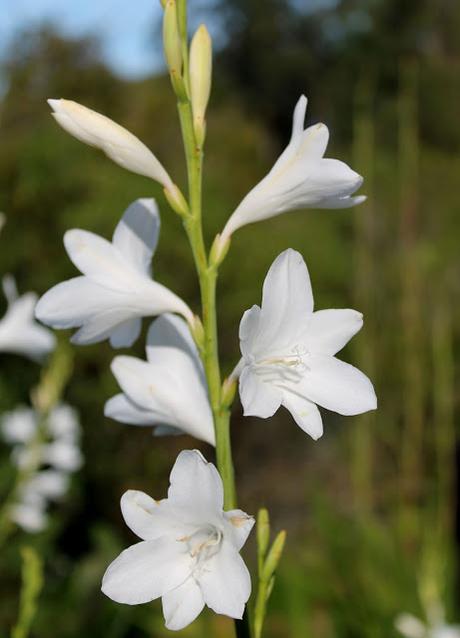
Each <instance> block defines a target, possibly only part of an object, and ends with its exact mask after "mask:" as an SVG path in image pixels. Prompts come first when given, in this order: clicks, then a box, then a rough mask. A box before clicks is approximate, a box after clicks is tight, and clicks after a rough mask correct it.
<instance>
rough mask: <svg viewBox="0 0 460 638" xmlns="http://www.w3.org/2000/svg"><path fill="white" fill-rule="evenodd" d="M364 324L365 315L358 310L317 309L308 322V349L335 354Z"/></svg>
mask: <svg viewBox="0 0 460 638" xmlns="http://www.w3.org/2000/svg"><path fill="white" fill-rule="evenodd" d="M362 326H363V315H362V314H361V313H360V312H356V310H347V309H344V310H317V311H316V312H314V313H313V314H312V316H311V318H310V322H309V324H308V329H307V341H306V346H307V349H308V350H309V352H314V353H315V354H328V355H334V354H336V353H337V352H339V351H340V350H342V348H343V347H344V346H345V345H346V344H347V343H348V342H349V341H350V339H351V338H352V337H353V336H354V335H355V334H356V333H357V332H359V331H360V330H361V328H362Z"/></svg>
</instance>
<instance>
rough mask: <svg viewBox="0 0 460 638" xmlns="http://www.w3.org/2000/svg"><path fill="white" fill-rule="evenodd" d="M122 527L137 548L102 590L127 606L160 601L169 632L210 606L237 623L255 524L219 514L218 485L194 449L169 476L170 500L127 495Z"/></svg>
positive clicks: (111, 571)
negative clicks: (246, 546)
mask: <svg viewBox="0 0 460 638" xmlns="http://www.w3.org/2000/svg"><path fill="white" fill-rule="evenodd" d="M121 510H122V513H123V517H124V519H125V522H126V524H127V525H128V527H130V528H131V530H132V531H133V532H134V533H135V534H136V535H137V536H139V537H140V538H141V539H142V541H141V542H140V543H137V544H136V545H132V546H131V547H129V548H128V549H126V550H125V551H124V552H122V553H121V554H120V556H119V557H118V558H117V559H116V560H115V561H114V562H113V563H112V564H111V565H110V566H109V568H108V569H107V571H106V573H105V575H104V578H103V581H102V591H103V592H104V594H106V595H107V596H109V598H111V599H112V600H115V601H116V602H119V603H125V604H128V605H137V604H140V603H147V602H150V601H151V600H155V599H156V598H160V597H162V603H163V614H164V617H165V621H166V627H168V628H169V629H173V630H179V629H182V628H184V627H186V626H187V625H189V624H190V623H191V622H192V621H193V620H195V618H196V617H197V616H198V615H199V614H200V612H201V611H202V609H203V607H204V606H205V605H207V606H208V607H210V608H211V609H213V610H214V611H215V612H216V613H218V614H225V615H226V616H230V617H232V618H241V617H242V615H243V612H244V607H245V604H246V602H247V600H248V598H249V595H250V593H251V579H250V575H249V572H248V569H247V567H246V565H245V564H244V561H243V559H242V558H241V556H240V554H239V552H240V550H241V548H242V547H243V545H244V543H245V542H246V539H247V537H248V535H249V532H250V531H251V528H252V526H253V523H254V520H253V518H252V517H250V516H248V515H247V514H245V513H244V512H242V511H241V510H233V511H230V512H224V511H223V486H222V480H221V478H220V476H219V473H218V472H217V470H216V468H215V467H214V465H212V464H211V463H207V462H206V460H205V459H204V458H203V456H202V455H201V454H200V453H199V452H198V451H196V450H194V451H183V452H181V453H180V454H179V456H178V457H177V461H176V463H175V465H174V467H173V469H172V472H171V476H170V487H169V490H168V498H166V499H163V500H161V501H155V500H153V499H152V498H150V497H149V496H147V494H144V493H143V492H136V491H128V492H126V493H125V494H124V495H123V497H122V499H121Z"/></svg>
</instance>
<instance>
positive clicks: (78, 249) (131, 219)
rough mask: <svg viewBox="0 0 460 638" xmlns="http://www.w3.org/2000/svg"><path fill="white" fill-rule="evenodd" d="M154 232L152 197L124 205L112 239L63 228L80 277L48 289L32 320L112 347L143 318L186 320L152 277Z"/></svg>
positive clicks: (125, 341) (129, 340) (135, 332)
mask: <svg viewBox="0 0 460 638" xmlns="http://www.w3.org/2000/svg"><path fill="white" fill-rule="evenodd" d="M159 230H160V218H159V215H158V210H157V207H156V204H155V201H154V200H153V199H138V200H136V201H135V202H134V203H133V204H131V205H130V206H129V207H128V208H127V210H126V212H125V213H124V215H123V217H122V219H121V221H120V222H119V224H118V226H117V227H116V229H115V232H114V235H113V239H112V242H109V241H107V240H106V239H104V238H102V237H100V236H99V235H95V234H94V233H90V232H87V231H85V230H78V229H74V230H70V231H67V233H66V234H65V236H64V244H65V247H66V250H67V253H68V255H69V257H70V259H71V260H72V261H73V263H74V264H75V266H76V267H77V268H78V269H79V270H80V271H81V272H82V273H83V276H82V277H75V278H74V279H70V280H68V281H64V282H63V283H60V284H58V285H57V286H54V288H51V290H49V291H48V292H47V293H46V294H45V295H44V296H43V297H42V298H41V299H40V301H39V302H38V304H37V307H36V311H35V312H36V316H37V318H38V319H39V320H40V321H42V322H43V323H45V324H47V325H49V326H51V327H53V328H59V329H65V328H74V327H80V329H79V330H78V331H77V332H76V333H75V334H74V336H73V337H72V341H73V343H77V344H90V343H96V342H98V341H103V340H104V339H107V338H109V339H110V343H111V344H112V346H113V347H114V348H119V347H123V346H130V345H132V344H133V343H134V341H135V340H136V339H137V337H138V336H139V333H140V330H141V318H142V317H147V316H154V315H158V314H162V313H163V312H178V313H180V314H182V315H183V316H184V317H185V318H186V319H188V320H189V321H191V320H192V313H191V311H190V309H189V308H188V306H187V305H186V304H185V303H184V302H183V301H182V300H181V299H180V298H179V297H178V296H177V295H175V294H174V293H173V292H171V290H169V289H168V288H166V287H165V286H162V285H161V284H159V283H157V282H156V281H153V280H152V279H151V274H150V268H151V261H152V255H153V253H154V251H155V248H156V244H157V241H158V234H159Z"/></svg>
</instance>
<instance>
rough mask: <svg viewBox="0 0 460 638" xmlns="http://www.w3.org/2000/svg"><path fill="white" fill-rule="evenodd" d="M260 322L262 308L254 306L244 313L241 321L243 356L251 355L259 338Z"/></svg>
mask: <svg viewBox="0 0 460 638" xmlns="http://www.w3.org/2000/svg"><path fill="white" fill-rule="evenodd" d="M259 321H260V308H259V306H257V305H254V306H252V308H249V310H246V311H245V312H244V313H243V316H242V317H241V321H240V331H239V337H240V349H241V354H242V355H243V356H245V355H247V354H250V353H251V351H252V349H253V347H254V341H255V339H256V337H257V333H258V330H259Z"/></svg>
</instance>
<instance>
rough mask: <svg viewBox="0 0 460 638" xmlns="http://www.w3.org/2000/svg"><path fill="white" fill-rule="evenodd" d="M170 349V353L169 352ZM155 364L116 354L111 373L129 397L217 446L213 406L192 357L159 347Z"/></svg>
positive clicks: (161, 420) (160, 420)
mask: <svg viewBox="0 0 460 638" xmlns="http://www.w3.org/2000/svg"><path fill="white" fill-rule="evenodd" d="M166 351H167V352H166ZM154 358H155V363H153V362H152V363H148V362H146V361H141V360H140V359H136V358H135V357H125V356H121V357H115V359H114V360H113V362H112V366H111V367H112V372H113V374H114V375H115V377H116V379H117V381H118V383H119V385H120V387H121V389H122V390H123V392H124V393H125V394H126V395H127V397H128V399H129V400H130V401H132V402H133V403H134V404H135V405H136V406H138V407H139V408H142V409H144V410H148V411H149V412H151V413H153V414H156V415H157V419H156V423H157V424H158V425H160V424H162V425H171V426H173V427H176V428H179V429H180V430H183V431H184V432H186V433H188V434H191V435H192V436H196V437H197V438H199V439H201V440H203V441H206V442H207V443H210V444H211V445H214V442H215V439H214V425H213V419H212V413H211V408H210V405H209V400H208V397H207V393H206V390H205V388H204V387H203V386H202V380H201V378H199V377H198V374H197V370H196V367H195V365H194V362H193V361H192V360H191V358H190V357H189V356H188V355H187V354H185V353H184V352H182V351H180V350H177V349H173V348H170V349H166V348H165V349H163V350H161V349H158V351H157V353H156V356H155V357H154Z"/></svg>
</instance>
